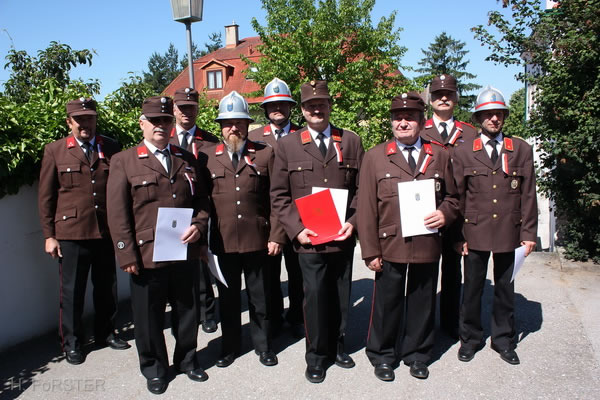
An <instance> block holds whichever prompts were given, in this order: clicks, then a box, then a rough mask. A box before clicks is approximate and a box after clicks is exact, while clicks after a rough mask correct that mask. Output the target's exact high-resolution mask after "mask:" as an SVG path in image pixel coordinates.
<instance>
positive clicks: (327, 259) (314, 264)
mask: <svg viewBox="0 0 600 400" xmlns="http://www.w3.org/2000/svg"><path fill="white" fill-rule="evenodd" d="M353 250H354V249H352V250H351V251H345V252H336V253H299V254H298V260H299V262H300V269H301V270H302V281H303V283H304V323H305V329H306V356H305V358H306V364H307V365H310V366H323V365H324V364H325V363H326V362H327V360H328V359H329V360H330V361H331V360H334V359H335V356H336V354H337V353H340V352H343V351H344V336H345V333H346V323H347V320H348V309H349V307H350V285H351V283H352V279H351V278H352V257H353Z"/></svg>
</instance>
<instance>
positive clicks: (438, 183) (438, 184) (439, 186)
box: [435, 182, 442, 192]
mask: <svg viewBox="0 0 600 400" xmlns="http://www.w3.org/2000/svg"><path fill="white" fill-rule="evenodd" d="M440 190H442V184H441V183H440V182H435V191H436V192H439V191H440Z"/></svg>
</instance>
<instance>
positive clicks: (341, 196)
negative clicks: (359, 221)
mask: <svg viewBox="0 0 600 400" xmlns="http://www.w3.org/2000/svg"><path fill="white" fill-rule="evenodd" d="M327 189H329V191H330V192H331V197H332V198H333V204H334V205H335V210H336V211H337V214H338V218H339V219H340V225H342V226H344V224H345V223H346V208H347V207H348V189H332V188H325V187H319V186H313V188H312V194H315V193H319V192H322V191H323V190H327Z"/></svg>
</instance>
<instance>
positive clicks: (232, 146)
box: [224, 134, 246, 153]
mask: <svg viewBox="0 0 600 400" xmlns="http://www.w3.org/2000/svg"><path fill="white" fill-rule="evenodd" d="M245 140H246V138H245V137H241V136H237V135H234V134H231V135H229V136H228V137H227V139H225V140H224V142H225V146H227V149H228V150H229V151H231V152H232V153H237V152H238V151H240V149H241V148H242V146H243V144H244V141H245Z"/></svg>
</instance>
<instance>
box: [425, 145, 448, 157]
mask: <svg viewBox="0 0 600 400" xmlns="http://www.w3.org/2000/svg"><path fill="white" fill-rule="evenodd" d="M431 143H435V144H439V143H437V142H434V141H432V142H431ZM431 143H425V144H423V149H424V150H425V153H427V154H429V155H430V156H432V155H433V148H432V147H431ZM442 147H444V146H442Z"/></svg>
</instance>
